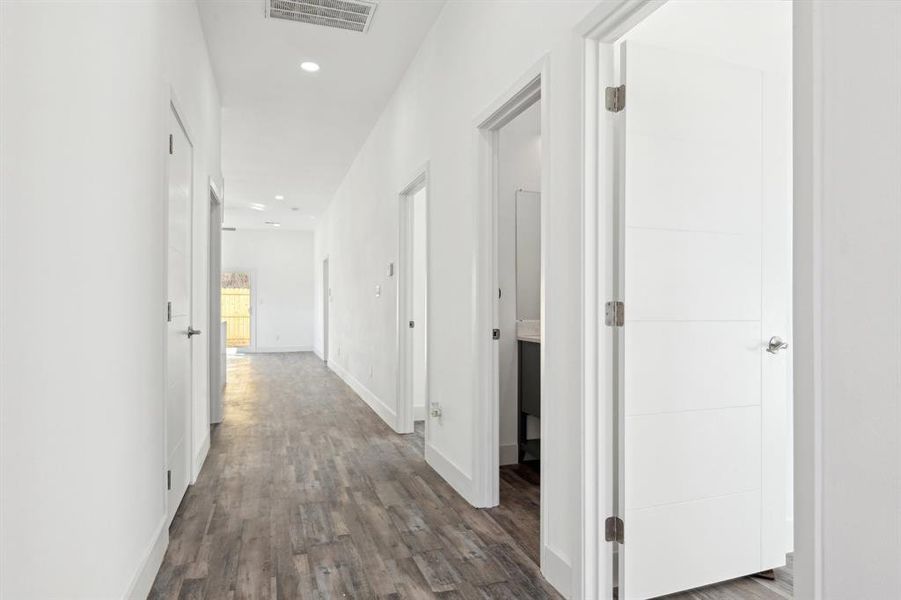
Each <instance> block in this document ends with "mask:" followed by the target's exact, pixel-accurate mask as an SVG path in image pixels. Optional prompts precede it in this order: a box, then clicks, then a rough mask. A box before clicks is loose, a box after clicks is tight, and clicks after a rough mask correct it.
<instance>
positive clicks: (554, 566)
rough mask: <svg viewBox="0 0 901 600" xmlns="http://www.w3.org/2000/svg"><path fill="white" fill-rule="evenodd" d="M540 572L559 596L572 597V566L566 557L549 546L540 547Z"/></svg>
mask: <svg viewBox="0 0 901 600" xmlns="http://www.w3.org/2000/svg"><path fill="white" fill-rule="evenodd" d="M541 574H542V575H544V578H545V579H547V582H548V583H550V584H551V585H552V586H554V589H555V590H557V591H558V592H560V595H561V596H563V597H564V598H571V597H572V584H573V581H572V578H573V569H572V566H571V565H570V564H569V560H568V559H566V558H565V557H564V556H563V555H562V554H561V553H559V552H557V551H556V550H554V549H553V548H551V547H550V546H544V547H543V548H542V549H541Z"/></svg>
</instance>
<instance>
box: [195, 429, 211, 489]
mask: <svg viewBox="0 0 901 600" xmlns="http://www.w3.org/2000/svg"><path fill="white" fill-rule="evenodd" d="M209 452H210V430H209V428H207V430H206V435H205V436H203V441H202V442H200V448H198V449H197V453H196V454H195V455H194V461H193V462H192V463H191V468H192V472H191V485H194V484H195V483H197V478H198V477H200V471H201V470H202V469H203V463H204V461H206V456H207V454H209Z"/></svg>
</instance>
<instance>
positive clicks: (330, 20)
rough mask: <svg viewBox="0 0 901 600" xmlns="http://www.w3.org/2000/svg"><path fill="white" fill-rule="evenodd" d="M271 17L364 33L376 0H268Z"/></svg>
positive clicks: (370, 21) (373, 11)
mask: <svg viewBox="0 0 901 600" xmlns="http://www.w3.org/2000/svg"><path fill="white" fill-rule="evenodd" d="M267 7H268V8H269V11H268V12H269V16H270V17H271V18H273V19H285V20H287V21H298V22H300V23H310V24H312V25H322V26H324V27H335V28H337V29H347V30H349V31H358V32H360V33H365V32H366V31H368V30H369V25H370V24H371V23H372V16H373V14H375V7H376V3H375V2H368V1H366V0H267Z"/></svg>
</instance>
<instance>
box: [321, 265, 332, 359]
mask: <svg viewBox="0 0 901 600" xmlns="http://www.w3.org/2000/svg"><path fill="white" fill-rule="evenodd" d="M331 301H332V288H331V287H329V280H328V258H326V259H325V260H323V261H322V362H324V363H325V364H328V329H329V327H328V325H329V321H328V319H329V303H331Z"/></svg>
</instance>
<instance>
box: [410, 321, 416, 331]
mask: <svg viewBox="0 0 901 600" xmlns="http://www.w3.org/2000/svg"><path fill="white" fill-rule="evenodd" d="M414 327H416V321H410V329H413V328H414Z"/></svg>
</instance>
